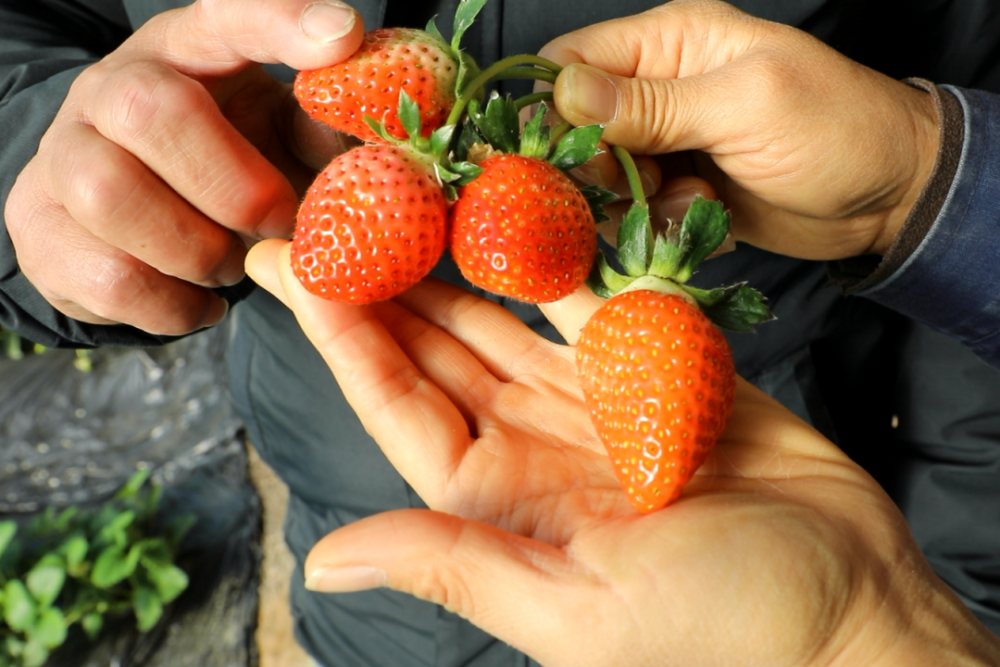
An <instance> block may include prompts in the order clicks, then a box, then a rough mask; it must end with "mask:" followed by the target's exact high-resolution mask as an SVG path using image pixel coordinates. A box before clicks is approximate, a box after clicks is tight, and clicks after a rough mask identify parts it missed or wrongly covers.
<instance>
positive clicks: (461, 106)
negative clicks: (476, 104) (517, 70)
mask: <svg viewBox="0 0 1000 667" xmlns="http://www.w3.org/2000/svg"><path fill="white" fill-rule="evenodd" d="M518 65H535V66H537V67H541V68H542V69H547V70H549V71H550V72H553V73H555V74H558V73H559V72H560V71H562V68H561V67H560V66H559V65H557V64H555V63H554V62H552V61H551V60H546V59H545V58H539V57H538V56H533V55H529V54H522V55H517V56H510V57H508V58H504V59H503V60H498V61H496V62H495V63H493V64H492V65H490V66H489V67H487V68H486V69H484V70H483V71H482V72H480V73H479V75H478V76H476V78H475V79H473V80H472V81H471V82H470V83H469V85H467V86H466V87H465V90H463V91H462V94H461V95H459V97H458V100H456V101H455V106H454V107H452V110H451V114H450V115H449V116H448V121H447V122H446V123H445V124H446V125H455V124H457V123H458V121H459V119H461V118H462V114H463V113H465V108H466V107H467V106H468V104H469V100H471V99H472V97H473V96H474V95H475V94H476V93H477V92H478V91H479V89H480V88H482V87H483V86H485V85H486V84H487V83H488V82H489V81H491V80H492V79H493V77H494V76H496V75H498V74H500V73H501V72H503V71H504V70H507V69H510V68H512V67H517V66H518Z"/></svg>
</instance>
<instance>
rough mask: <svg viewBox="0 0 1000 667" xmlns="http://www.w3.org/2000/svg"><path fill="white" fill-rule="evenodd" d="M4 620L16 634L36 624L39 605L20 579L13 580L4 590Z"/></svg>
mask: <svg viewBox="0 0 1000 667" xmlns="http://www.w3.org/2000/svg"><path fill="white" fill-rule="evenodd" d="M3 598H4V600H3V619H4V620H5V621H7V625H9V626H10V629H11V630H13V631H14V632H24V631H25V630H26V629H27V628H29V627H31V626H32V625H33V624H34V623H35V619H36V617H37V616H38V605H37V603H36V602H35V599H34V598H33V597H31V593H29V592H28V589H27V587H25V585H24V583H23V582H22V581H21V580H20V579H11V580H10V581H8V582H7V584H6V585H5V586H4V589H3Z"/></svg>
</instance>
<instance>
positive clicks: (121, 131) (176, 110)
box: [95, 61, 204, 144]
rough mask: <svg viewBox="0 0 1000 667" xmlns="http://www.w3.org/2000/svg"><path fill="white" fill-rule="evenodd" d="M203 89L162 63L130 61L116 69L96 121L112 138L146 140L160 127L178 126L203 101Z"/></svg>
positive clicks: (150, 138)
mask: <svg viewBox="0 0 1000 667" xmlns="http://www.w3.org/2000/svg"><path fill="white" fill-rule="evenodd" d="M203 93H204V89H202V88H201V87H200V86H199V85H198V84H197V83H196V82H194V81H193V80H191V79H188V78H187V77H185V76H183V75H181V74H179V73H177V72H176V71H174V70H172V69H170V68H169V67H166V66H165V65H162V64H160V63H154V62H150V61H138V62H133V63H129V64H126V65H124V66H122V68H121V69H120V70H119V72H118V80H117V81H116V82H115V83H114V85H113V87H112V88H111V90H110V94H109V95H107V96H106V97H104V98H103V99H104V100H106V101H105V102H104V104H105V107H104V108H103V109H101V113H99V114H98V117H97V118H95V122H96V123H97V124H98V125H99V126H100V129H102V130H103V131H105V132H106V133H107V134H108V135H109V138H111V139H112V140H118V141H133V142H138V143H140V144H145V143H148V142H149V141H150V140H152V139H155V137H156V136H157V135H158V133H159V132H161V131H163V130H166V129H168V128H171V127H180V126H181V125H179V124H180V123H183V122H184V120H185V118H187V117H188V116H190V114H191V113H192V112H193V110H195V109H197V108H199V106H200V105H202V104H203Z"/></svg>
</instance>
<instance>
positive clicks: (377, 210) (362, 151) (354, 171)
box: [292, 145, 448, 304]
mask: <svg viewBox="0 0 1000 667" xmlns="http://www.w3.org/2000/svg"><path fill="white" fill-rule="evenodd" d="M447 215H448V204H447V201H446V199H445V196H444V192H443V191H442V189H441V186H440V185H439V183H438V182H437V180H436V178H435V176H434V172H433V170H432V167H431V166H430V165H429V164H427V163H426V162H425V161H424V160H423V159H422V158H421V156H418V155H415V154H413V153H410V152H409V151H408V150H406V149H404V148H401V147H395V146H378V145H366V146H359V147H357V148H354V149H352V150H350V151H348V152H347V153H344V154H343V155H341V156H340V157H338V158H336V159H335V160H333V162H331V163H330V164H329V166H327V168H326V169H324V170H323V172H322V173H321V174H320V175H319V176H318V177H317V178H316V180H315V181H314V182H313V185H312V187H310V189H309V191H308V192H307V193H306V196H305V199H304V200H303V202H302V205H301V207H300V208H299V213H298V220H297V225H296V229H295V234H294V238H293V240H292V269H293V271H294V272H295V275H296V276H297V277H298V278H299V281H300V282H301V283H302V284H303V285H304V286H305V287H306V289H308V290H309V291H310V292H312V293H313V294H316V295H319V296H322V297H324V298H326V299H330V300H335V301H345V302H349V303H356V304H365V303H372V302H374V301H381V300H384V299H389V298H392V297H394V296H396V295H397V294H400V293H401V292H403V291H404V290H406V289H408V288H409V287H411V286H412V285H414V284H416V283H417V282H418V281H420V279H421V278H423V277H424V276H425V275H427V273H428V272H429V271H430V270H431V269H432V268H433V267H434V265H435V264H436V263H437V261H438V259H440V257H441V255H442V254H443V252H444V249H445V246H446V243H447Z"/></svg>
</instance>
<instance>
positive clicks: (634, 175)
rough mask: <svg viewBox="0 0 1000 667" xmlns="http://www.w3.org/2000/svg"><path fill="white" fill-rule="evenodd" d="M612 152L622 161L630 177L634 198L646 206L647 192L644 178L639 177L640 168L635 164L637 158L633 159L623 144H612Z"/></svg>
mask: <svg viewBox="0 0 1000 667" xmlns="http://www.w3.org/2000/svg"><path fill="white" fill-rule="evenodd" d="M611 153H612V154H613V155H614V156H615V157H616V158H617V159H618V162H620V163H621V165H622V169H624V170H625V176H626V177H627V178H628V187H629V190H631V191H632V200H633V201H634V202H635V203H637V204H639V205H641V206H645V205H646V193H644V192H643V191H642V179H641V178H640V177H639V168H638V167H636V166H635V160H633V159H632V155H631V154H630V153H629V152H628V151H627V150H625V149H624V148H622V147H621V146H612V147H611Z"/></svg>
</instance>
